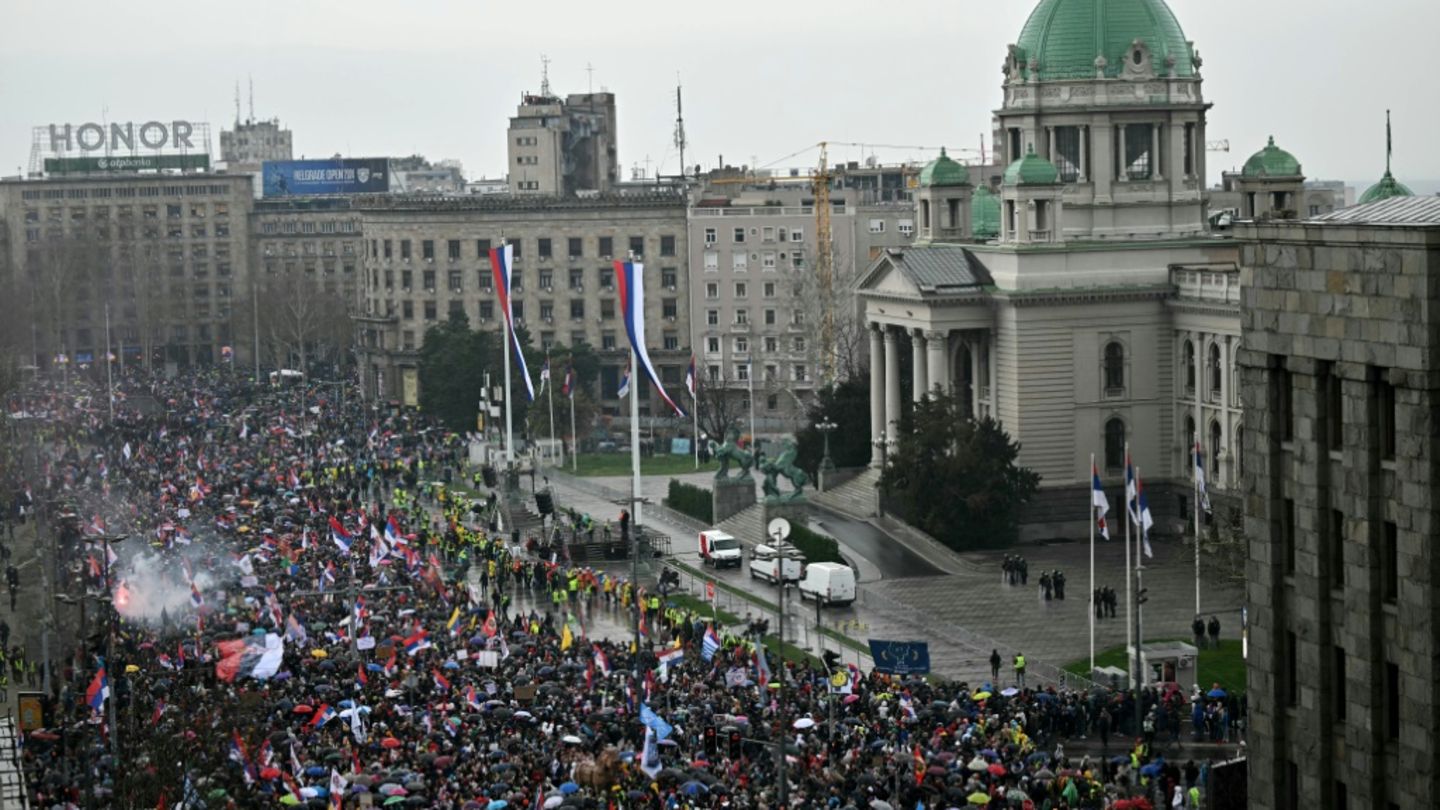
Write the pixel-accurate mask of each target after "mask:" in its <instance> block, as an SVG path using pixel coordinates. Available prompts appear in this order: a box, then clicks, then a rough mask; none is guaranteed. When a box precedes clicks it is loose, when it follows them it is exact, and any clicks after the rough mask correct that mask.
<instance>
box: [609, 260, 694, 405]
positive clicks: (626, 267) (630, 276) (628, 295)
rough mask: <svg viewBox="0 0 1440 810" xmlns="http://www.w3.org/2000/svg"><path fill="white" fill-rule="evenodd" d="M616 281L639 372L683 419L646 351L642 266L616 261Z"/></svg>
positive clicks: (643, 273)
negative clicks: (648, 379)
mask: <svg viewBox="0 0 1440 810" xmlns="http://www.w3.org/2000/svg"><path fill="white" fill-rule="evenodd" d="M615 281H616V283H617V284H618V285H619V287H620V290H619V292H620V309H621V310H622V311H623V312H624V314H625V333H626V334H627V335H629V336H630V347H631V348H632V349H633V350H634V353H635V359H636V361H637V362H638V363H639V365H640V370H641V371H643V372H644V373H645V376H646V377H648V378H650V384H651V385H654V386H655V391H656V393H658V394H659V395H660V398H661V399H662V400H664V401H665V404H667V405H669V406H670V409H671V410H673V411H675V413H676V414H678V415H680V416H684V415H685V411H684V409H683V408H681V407H680V406H679V405H676V404H675V401H674V400H672V399H671V398H670V395H669V394H667V393H666V392H665V386H664V385H662V384H661V383H660V375H659V374H657V373H656V372H655V364H654V363H652V362H650V352H649V350H648V349H646V348H645V265H643V264H641V263H640V262H623V261H616V262H615Z"/></svg>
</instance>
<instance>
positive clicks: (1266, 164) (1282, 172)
mask: <svg viewBox="0 0 1440 810" xmlns="http://www.w3.org/2000/svg"><path fill="white" fill-rule="evenodd" d="M1240 174H1241V175H1242V176H1244V177H1296V176H1298V175H1300V174H1302V172H1301V171H1300V161H1298V160H1296V159H1295V156H1294V155H1292V154H1290V153H1289V152H1286V151H1285V150H1284V149H1281V148H1280V147H1278V146H1276V145H1275V136H1274V135H1271V136H1270V143H1268V144H1266V145H1265V148H1264V149H1261V150H1260V151H1259V152H1256V153H1255V154H1253V155H1251V156H1250V159H1249V160H1247V161H1245V168H1243V169H1241V170H1240Z"/></svg>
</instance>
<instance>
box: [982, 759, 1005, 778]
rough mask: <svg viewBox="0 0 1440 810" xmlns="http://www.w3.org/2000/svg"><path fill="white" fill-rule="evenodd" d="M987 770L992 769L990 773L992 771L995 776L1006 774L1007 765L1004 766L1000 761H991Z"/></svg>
mask: <svg viewBox="0 0 1440 810" xmlns="http://www.w3.org/2000/svg"><path fill="white" fill-rule="evenodd" d="M986 770H988V771H990V773H991V774H992V775H993V776H1004V775H1005V766H1004V765H1001V764H1000V763H998V762H995V763H991V765H990V767H989V768H987V769H986Z"/></svg>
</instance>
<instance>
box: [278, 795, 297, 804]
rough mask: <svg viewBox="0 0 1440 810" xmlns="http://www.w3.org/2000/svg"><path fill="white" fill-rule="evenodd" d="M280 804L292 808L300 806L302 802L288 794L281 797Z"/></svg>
mask: <svg viewBox="0 0 1440 810" xmlns="http://www.w3.org/2000/svg"><path fill="white" fill-rule="evenodd" d="M280 803H281V804H283V805H286V806H287V807H288V806H292V805H297V804H299V803H300V800H299V799H297V798H295V794H293V793H286V794H285V795H284V796H281V797H280Z"/></svg>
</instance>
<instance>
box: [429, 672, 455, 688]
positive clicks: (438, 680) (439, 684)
mask: <svg viewBox="0 0 1440 810" xmlns="http://www.w3.org/2000/svg"><path fill="white" fill-rule="evenodd" d="M430 675H431V676H432V677H433V678H434V679H435V688H436V689H439V690H440V691H441V692H449V691H450V681H449V679H447V678H446V677H445V676H444V675H441V674H440V670H438V669H432V670H430Z"/></svg>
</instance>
